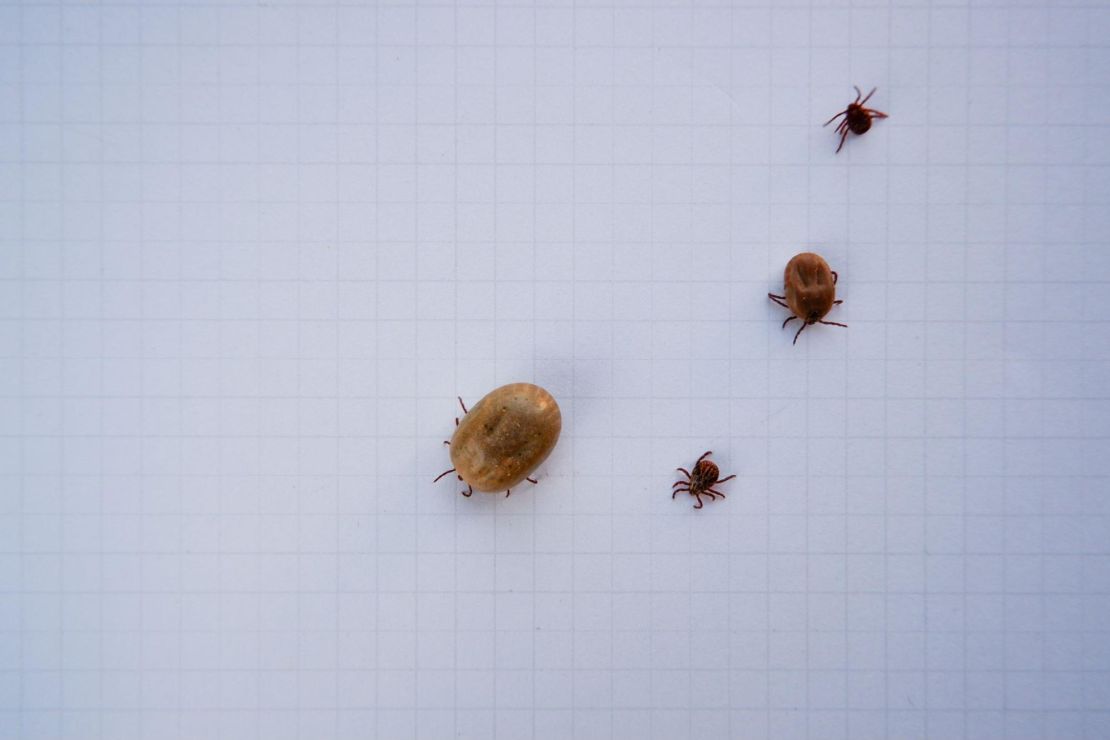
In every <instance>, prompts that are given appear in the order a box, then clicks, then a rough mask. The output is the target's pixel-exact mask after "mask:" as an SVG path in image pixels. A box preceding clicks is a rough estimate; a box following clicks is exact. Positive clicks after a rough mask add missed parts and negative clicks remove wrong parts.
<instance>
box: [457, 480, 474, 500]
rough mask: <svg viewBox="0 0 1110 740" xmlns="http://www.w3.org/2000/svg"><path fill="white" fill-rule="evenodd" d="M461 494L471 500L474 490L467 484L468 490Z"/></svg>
mask: <svg viewBox="0 0 1110 740" xmlns="http://www.w3.org/2000/svg"><path fill="white" fill-rule="evenodd" d="M459 493H461V494H462V495H463V496H466V497H467V498H470V497H471V496H473V495H474V488H473V486H471V485H470V484H469V483H467V484H466V490H465V491H459Z"/></svg>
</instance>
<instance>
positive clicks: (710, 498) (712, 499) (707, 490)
mask: <svg viewBox="0 0 1110 740" xmlns="http://www.w3.org/2000/svg"><path fill="white" fill-rule="evenodd" d="M702 493H703V494H705V495H706V496H708V497H709V500H710V501H715V500H716V499H717V497H716V496H714V495H713V491H712V489H709V488H707V489H705V490H704V491H702Z"/></svg>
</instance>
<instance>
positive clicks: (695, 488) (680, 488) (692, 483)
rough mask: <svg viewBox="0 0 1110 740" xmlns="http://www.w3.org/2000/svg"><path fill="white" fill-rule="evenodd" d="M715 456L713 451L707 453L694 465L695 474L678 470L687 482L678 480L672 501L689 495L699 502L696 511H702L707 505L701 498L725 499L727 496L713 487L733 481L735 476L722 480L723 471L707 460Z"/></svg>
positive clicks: (674, 486)
mask: <svg viewBox="0 0 1110 740" xmlns="http://www.w3.org/2000/svg"><path fill="white" fill-rule="evenodd" d="M712 454H713V451H712V450H709V451H707V452H706V453H705V454H704V455H702V456H701V457H699V458H698V461H697V462H696V463H694V472H692V473H691V472H690V471H689V470H687V469H686V468H678V472H680V473H682V474H684V475H685V476H686V479H685V480H676V481H675V482H674V485H673V486H671V488H673V489H674V492H673V493H671V499H672V500H673V499H674V497H675V496H677V495H678V494H680V493H689V494H690V495H691V496H693V497H694V498H696V499H697V500H698V502H697V503H696V504H694V508H695V509H700V508H701V507H702V506H704V505H705V504H703V503H702V500H701V497H702V496H708V497H709V498H710V500H715V499H716V498H717V497H718V496H720V497H721V498H724V497H725V495H724V494H723V493H721V492H720V491H718V490H717V489H715V488H714V487H713V486H715V485H718V484H720V483H724V482H725V481H726V480H732V479H733V478H735V477H736V476H735V475H730V476H728V477H727V478H720V477H718V476H720V474H721V469H720V468H718V467H717V463H715V462H713V461H712V460H707V459H706V458H707V457H709V456H710V455H712Z"/></svg>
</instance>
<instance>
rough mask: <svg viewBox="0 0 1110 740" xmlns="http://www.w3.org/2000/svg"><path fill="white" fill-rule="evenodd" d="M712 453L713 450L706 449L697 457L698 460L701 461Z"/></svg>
mask: <svg viewBox="0 0 1110 740" xmlns="http://www.w3.org/2000/svg"><path fill="white" fill-rule="evenodd" d="M712 454H713V450H706V451H705V452H703V453H702V455H701V457H699V458H698V462H701V461H702V460H704V459H705V458H707V457H709V456H710V455H712ZM697 464H698V463H694V465H697Z"/></svg>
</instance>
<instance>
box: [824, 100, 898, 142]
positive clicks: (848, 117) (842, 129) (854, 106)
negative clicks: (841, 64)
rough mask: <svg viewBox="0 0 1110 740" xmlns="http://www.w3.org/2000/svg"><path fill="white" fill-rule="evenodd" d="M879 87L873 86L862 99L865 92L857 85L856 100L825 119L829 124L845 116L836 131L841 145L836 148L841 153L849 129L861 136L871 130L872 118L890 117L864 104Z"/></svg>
mask: <svg viewBox="0 0 1110 740" xmlns="http://www.w3.org/2000/svg"><path fill="white" fill-rule="evenodd" d="M878 89H879V88H877V87H876V88H873V89H872V90H871V92H869V93H867V97H866V98H864V99H863V100H860V96H861V95H863V93H861V92H860V89H859V88H858V87H857V88H856V99H855V101H854V102H852V103H848V107H847V108H845V109H844V110H842V111H840V112H839V113H837V114H836V115H835V116H833V117H832V118H830V119H829V120H827V121H825V125H826V126H828V125H829V124H830V123H832V122H833V121H835V120H836V119H838V118H840V117H841V116H844V120H843V121H841V122H840V125H839V126H837V127H836V133H838V134H840V146H838V147H837V148H836V151H837V153H838V154H839V153H840V150H841V149H842V148H844V140H845V139H847V138H848V132H849V131H851V132H852V133H853V134H855V135H856V136H861V135H863V134H866V133H867V132H868V131H870V130H871V119H872V118H887V117H888V116H887V114H886V113H883V112H882V111H877V110H873V109H871V108H864V107H863V106H864V104H865V103H867V101H868V100H870V99H871V96H872V95H874V94H875V90H878Z"/></svg>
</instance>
